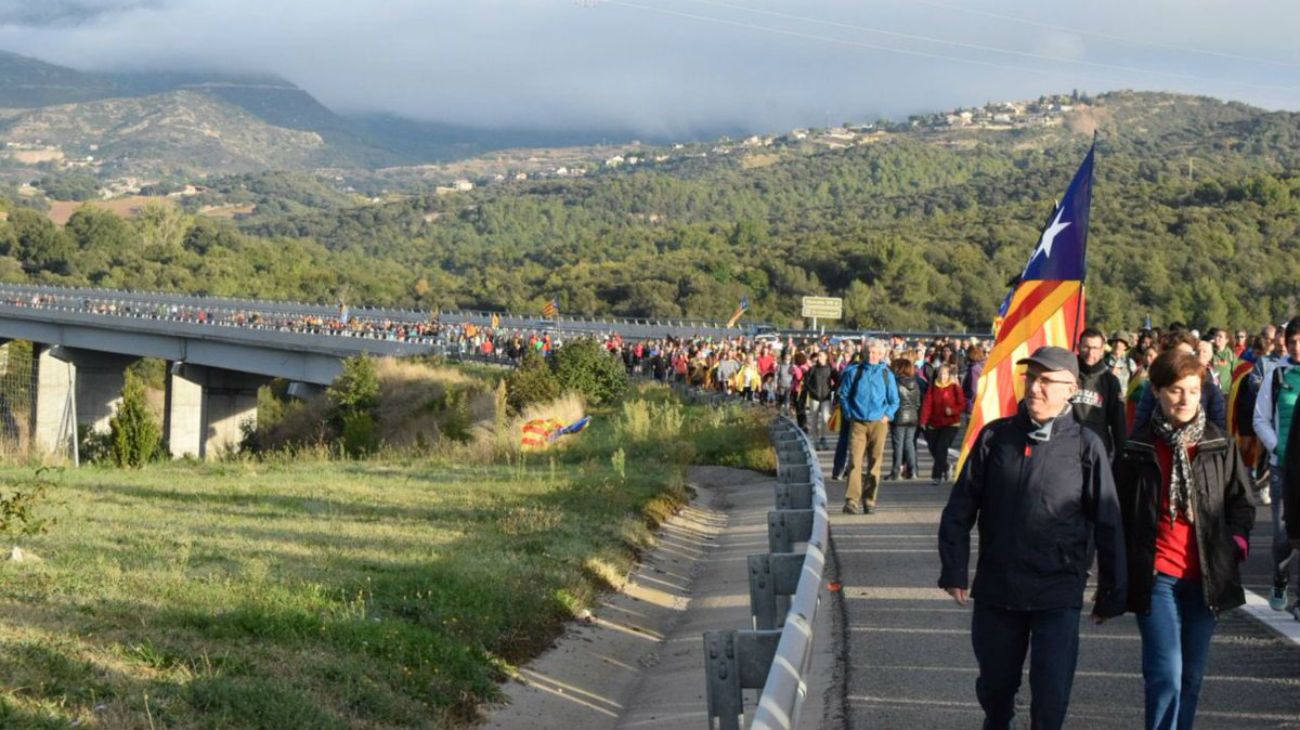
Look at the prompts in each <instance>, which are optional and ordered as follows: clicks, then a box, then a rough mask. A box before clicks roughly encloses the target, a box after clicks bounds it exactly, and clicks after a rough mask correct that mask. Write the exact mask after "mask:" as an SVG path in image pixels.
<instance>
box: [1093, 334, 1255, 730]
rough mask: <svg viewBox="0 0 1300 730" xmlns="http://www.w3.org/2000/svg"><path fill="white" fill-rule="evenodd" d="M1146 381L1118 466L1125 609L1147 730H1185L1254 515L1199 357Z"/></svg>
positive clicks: (1231, 603)
mask: <svg viewBox="0 0 1300 730" xmlns="http://www.w3.org/2000/svg"><path fill="white" fill-rule="evenodd" d="M1148 375H1149V378H1150V384H1151V385H1150V387H1151V388H1152V389H1153V390H1154V391H1155V396H1156V409H1155V411H1154V412H1153V413H1152V416H1151V420H1150V421H1149V422H1148V423H1146V424H1144V425H1143V426H1142V427H1141V428H1139V429H1138V430H1137V431H1135V432H1134V433H1133V434H1132V435H1131V436H1130V437H1129V440H1128V442H1127V444H1125V446H1124V451H1123V453H1122V454H1121V456H1120V458H1119V459H1117V460H1116V463H1115V489H1116V492H1117V493H1118V495H1119V501H1120V509H1121V510H1122V511H1123V514H1124V542H1125V543H1126V548H1127V553H1128V609H1129V610H1130V611H1133V612H1134V613H1136V614H1137V621H1138V628H1139V629H1140V630H1141V632H1142V679H1143V682H1144V683H1145V688H1146V727H1147V728H1149V729H1156V728H1158V729H1159V730H1189V729H1190V728H1191V727H1192V722H1193V720H1194V719H1195V716H1196V704H1197V700H1198V698H1199V696H1200V691H1201V678H1202V677H1203V676H1204V674H1205V660H1206V657H1207V655H1208V654H1209V650H1210V637H1211V635H1212V634H1213V633H1214V625H1215V622H1216V621H1217V618H1218V615H1219V614H1220V613H1222V612H1223V611H1227V610H1229V609H1232V608H1236V607H1237V606H1240V605H1242V604H1243V603H1245V602H1246V597H1245V593H1244V592H1243V591H1242V587H1241V574H1240V572H1239V570H1238V567H1237V564H1238V563H1239V562H1240V561H1242V560H1245V558H1246V553H1247V551H1248V550H1249V548H1250V528H1251V527H1252V526H1253V525H1254V522H1255V508H1254V507H1253V506H1251V504H1250V501H1249V499H1248V498H1247V497H1246V494H1247V485H1248V483H1249V478H1248V472H1247V470H1246V467H1245V465H1244V464H1243V463H1242V460H1241V455H1240V454H1239V453H1238V451H1237V444H1236V441H1235V440H1233V439H1232V438H1231V437H1229V436H1228V435H1227V433H1226V432H1225V431H1224V430H1223V429H1221V428H1219V427H1218V426H1217V425H1216V424H1215V423H1214V422H1213V421H1207V420H1206V417H1205V412H1204V411H1203V410H1202V409H1201V386H1202V381H1203V379H1204V377H1205V367H1204V366H1203V365H1202V364H1201V362H1200V361H1199V360H1198V359H1197V357H1196V356H1195V355H1191V354H1188V353H1186V352H1183V351H1181V350H1179V349H1171V350H1168V351H1166V352H1165V353H1164V354H1162V355H1160V356H1159V357H1157V358H1156V359H1155V361H1154V362H1153V363H1151V366H1150V368H1149V370H1148Z"/></svg>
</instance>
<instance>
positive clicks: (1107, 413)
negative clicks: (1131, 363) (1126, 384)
mask: <svg viewBox="0 0 1300 730" xmlns="http://www.w3.org/2000/svg"><path fill="white" fill-rule="evenodd" d="M1072 402H1073V404H1074V416H1075V418H1078V419H1079V422H1080V423H1082V424H1084V425H1085V426H1087V427H1088V428H1090V429H1092V431H1093V433H1095V434H1097V435H1098V436H1100V437H1101V441H1102V443H1104V444H1105V445H1106V453H1107V454H1109V455H1110V458H1111V459H1114V458H1115V454H1116V453H1118V452H1120V451H1123V450H1124V440H1125V437H1126V436H1127V435H1128V419H1127V418H1126V417H1125V415H1124V390H1123V389H1122V388H1120V385H1119V378H1117V377H1115V374H1114V373H1112V372H1111V371H1110V369H1109V368H1107V367H1106V361H1105V360H1102V361H1099V362H1098V363H1097V364H1096V365H1093V366H1092V367H1091V368H1089V367H1087V366H1085V365H1084V364H1083V362H1082V361H1080V362H1079V390H1078V391H1077V392H1075V394H1074V400H1073V401H1072Z"/></svg>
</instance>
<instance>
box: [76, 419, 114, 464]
mask: <svg viewBox="0 0 1300 730" xmlns="http://www.w3.org/2000/svg"><path fill="white" fill-rule="evenodd" d="M77 456H78V457H79V458H80V460H81V462H82V463H84V464H99V463H103V462H107V461H109V460H110V459H112V458H113V432H112V431H96V430H94V429H93V428H91V426H90V425H89V424H85V425H81V426H77Z"/></svg>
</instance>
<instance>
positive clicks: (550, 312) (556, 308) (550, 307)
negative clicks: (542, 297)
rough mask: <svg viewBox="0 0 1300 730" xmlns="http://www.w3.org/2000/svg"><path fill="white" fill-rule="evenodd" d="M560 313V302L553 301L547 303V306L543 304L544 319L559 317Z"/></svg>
mask: <svg viewBox="0 0 1300 730" xmlns="http://www.w3.org/2000/svg"><path fill="white" fill-rule="evenodd" d="M559 313H560V302H559V300H556V299H552V300H551V301H549V302H547V303H546V304H543V305H542V316H543V317H554V316H555V315H557V314H559Z"/></svg>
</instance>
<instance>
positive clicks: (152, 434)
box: [108, 370, 162, 467]
mask: <svg viewBox="0 0 1300 730" xmlns="http://www.w3.org/2000/svg"><path fill="white" fill-rule="evenodd" d="M108 430H109V433H110V434H111V435H112V439H113V461H114V462H115V463H116V464H117V465H118V466H130V467H140V466H144V465H145V464H146V463H148V462H150V461H152V460H153V459H154V457H155V456H157V455H158V453H159V446H161V444H162V429H161V428H159V426H158V422H157V421H156V420H154V417H153V414H152V413H150V412H149V404H148V401H147V400H146V399H145V392H144V381H142V380H140V378H138V377H137V376H136V375H135V373H133V372H131V371H129V370H128V371H127V373H126V384H125V385H123V386H122V403H121V405H119V406H118V407H117V413H114V414H113V417H112V418H111V419H109V421H108Z"/></svg>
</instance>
